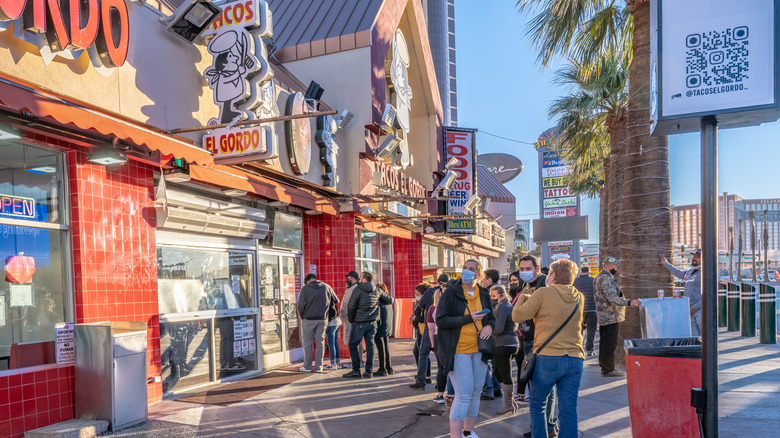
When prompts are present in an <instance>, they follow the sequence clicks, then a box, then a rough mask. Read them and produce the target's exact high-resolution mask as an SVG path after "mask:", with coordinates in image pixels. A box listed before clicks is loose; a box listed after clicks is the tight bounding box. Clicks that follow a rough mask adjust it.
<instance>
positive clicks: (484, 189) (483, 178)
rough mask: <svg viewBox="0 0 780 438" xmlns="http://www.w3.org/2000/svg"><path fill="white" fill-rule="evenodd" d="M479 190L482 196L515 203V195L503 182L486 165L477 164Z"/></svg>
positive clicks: (496, 200) (492, 199) (495, 200)
mask: <svg viewBox="0 0 780 438" xmlns="http://www.w3.org/2000/svg"><path fill="white" fill-rule="evenodd" d="M477 192H478V195H479V197H480V198H482V199H485V198H489V199H490V200H491V201H493V202H504V203H507V204H514V203H515V195H513V194H512V192H510V191H509V189H507V188H506V186H505V185H503V184H501V181H499V180H498V178H496V176H495V175H493V173H491V172H490V171H489V170H488V169H487V167H485V166H480V165H478V166H477Z"/></svg>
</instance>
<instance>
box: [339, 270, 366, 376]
mask: <svg viewBox="0 0 780 438" xmlns="http://www.w3.org/2000/svg"><path fill="white" fill-rule="evenodd" d="M345 277H346V279H347V280H346V281H347V289H346V290H345V291H344V296H343V297H342V299H341V311H340V312H339V316H340V317H341V321H342V323H343V328H344V345H349V339H350V336H351V334H352V323H351V322H350V321H349V317H348V315H347V313H348V312H347V310H348V309H347V307H348V305H349V299H350V298H351V297H352V293H353V292H354V291H355V289H356V288H357V285H358V280H360V274H358V273H357V272H356V271H349V272H348V273H347V275H345ZM358 352H359V353H360V356H359V357H358V360H362V358H363V344H360V345H359V346H358ZM358 363H359V362H358Z"/></svg>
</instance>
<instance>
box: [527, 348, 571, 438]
mask: <svg viewBox="0 0 780 438" xmlns="http://www.w3.org/2000/svg"><path fill="white" fill-rule="evenodd" d="M582 363H583V360H582V359H580V358H578V357H569V356H539V357H537V358H536V365H535V366H534V376H533V378H532V379H531V400H530V402H529V408H530V411H531V433H532V435H531V436H532V437H533V438H547V431H548V425H547V418H545V417H546V412H545V405H546V404H547V398H548V395H549V394H550V391H551V390H552V389H553V387H557V388H558V404H559V412H558V420H559V422H560V423H559V425H560V432H559V434H558V436H559V437H560V438H577V436H578V434H577V396H578V393H579V390H580V379H581V378H582Z"/></svg>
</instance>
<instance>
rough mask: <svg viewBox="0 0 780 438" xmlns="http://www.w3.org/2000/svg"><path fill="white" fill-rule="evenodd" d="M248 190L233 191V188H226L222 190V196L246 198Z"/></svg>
mask: <svg viewBox="0 0 780 438" xmlns="http://www.w3.org/2000/svg"><path fill="white" fill-rule="evenodd" d="M246 193H247V192H246V190H241V189H231V188H224V189H222V194H223V195H225V196H244V195H246Z"/></svg>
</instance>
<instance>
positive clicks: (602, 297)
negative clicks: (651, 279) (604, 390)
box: [593, 257, 640, 377]
mask: <svg viewBox="0 0 780 438" xmlns="http://www.w3.org/2000/svg"><path fill="white" fill-rule="evenodd" d="M619 264H620V260H618V259H616V258H614V257H605V258H604V260H603V261H602V263H601V266H602V269H601V272H599V275H597V276H596V281H595V282H594V285H593V298H594V300H595V303H596V316H597V317H598V321H599V365H600V366H601V375H602V376H604V377H623V376H625V375H626V373H624V372H622V371H618V370H616V369H615V348H617V341H618V330H619V327H620V323H621V322H623V321H624V320H625V319H626V315H625V313H626V306H632V307H639V305H640V300H638V299H637V300H629V299H627V298H626V297H625V296H623V291H622V290H620V285H618V282H617V279H616V277H617V275H618V271H617V270H618V266H619Z"/></svg>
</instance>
